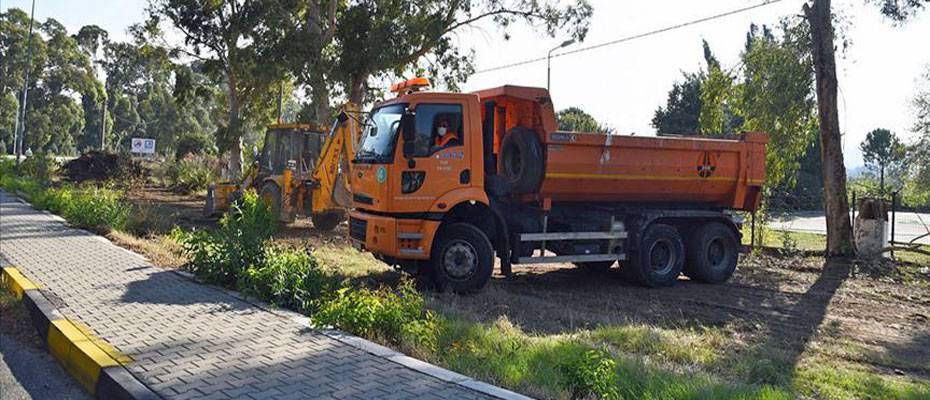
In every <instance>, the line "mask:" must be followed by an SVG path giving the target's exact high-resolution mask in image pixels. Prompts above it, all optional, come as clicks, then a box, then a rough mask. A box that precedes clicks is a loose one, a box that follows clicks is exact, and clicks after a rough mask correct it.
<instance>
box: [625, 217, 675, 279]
mask: <svg viewBox="0 0 930 400" xmlns="http://www.w3.org/2000/svg"><path fill="white" fill-rule="evenodd" d="M631 261H632V262H631V263H629V265H625V266H624V267H623V268H621V271H625V275H627V276H628V277H630V278H632V279H633V280H634V281H636V282H637V283H639V284H642V285H645V286H650V287H663V286H672V285H674V284H675V282H677V281H678V275H680V274H681V270H682V268H683V267H684V264H685V244H684V242H683V241H682V239H681V235H680V234H679V233H678V230H677V229H675V227H673V226H671V225H666V224H653V225H651V226H649V227H648V228H646V231H645V232H643V235H642V237H641V238H640V240H639V246H638V248H637V249H636V251H635V252H633V254H632V259H631Z"/></svg>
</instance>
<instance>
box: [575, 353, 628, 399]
mask: <svg viewBox="0 0 930 400" xmlns="http://www.w3.org/2000/svg"><path fill="white" fill-rule="evenodd" d="M562 369H563V371H564V372H565V375H566V377H567V379H568V387H569V390H570V391H571V392H572V398H573V399H585V398H596V399H605V400H614V399H616V400H619V399H620V392H619V391H618V390H617V385H616V383H615V382H614V380H615V379H616V378H617V374H616V370H617V362H616V361H614V360H613V358H611V356H610V352H609V351H607V350H606V349H603V348H602V349H591V350H588V351H585V352H583V353H581V354H577V355H575V357H574V358H572V359H569V361H568V362H567V363H565V364H562Z"/></svg>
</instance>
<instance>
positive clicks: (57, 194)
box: [48, 184, 132, 230]
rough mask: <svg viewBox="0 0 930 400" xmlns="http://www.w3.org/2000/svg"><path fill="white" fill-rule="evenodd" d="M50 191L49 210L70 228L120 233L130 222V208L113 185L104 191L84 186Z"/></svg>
mask: <svg viewBox="0 0 930 400" xmlns="http://www.w3.org/2000/svg"><path fill="white" fill-rule="evenodd" d="M50 191H51V193H52V195H51V199H49V200H48V204H49V207H50V210H51V211H53V212H56V213H60V214H61V215H62V216H63V217H64V218H65V219H66V220H68V222H71V223H72V224H75V225H78V226H81V227H86V228H96V229H115V230H122V229H124V228H125V227H126V223H127V222H128V221H129V214H130V211H131V210H132V207H131V206H130V205H129V203H127V202H126V201H125V200H124V193H123V192H122V191H121V190H118V189H116V188H115V187H114V186H113V185H112V184H109V185H105V186H103V187H98V186H96V185H83V186H81V187H78V188H76V189H70V188H69V187H68V186H64V187H62V188H61V189H57V190H56V189H50ZM51 207H55V208H61V209H60V210H55V209H54V208H51Z"/></svg>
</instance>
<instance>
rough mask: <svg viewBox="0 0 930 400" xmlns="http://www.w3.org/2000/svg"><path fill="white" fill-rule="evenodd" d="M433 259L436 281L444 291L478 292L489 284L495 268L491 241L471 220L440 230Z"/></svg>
mask: <svg viewBox="0 0 930 400" xmlns="http://www.w3.org/2000/svg"><path fill="white" fill-rule="evenodd" d="M430 258H431V261H432V276H433V281H434V282H435V283H436V287H437V288H438V289H439V290H440V291H445V290H452V291H453V292H455V293H473V292H476V291H478V290H480V289H481V288H482V287H484V285H486V284H487V283H488V280H489V279H491V272H492V271H493V270H494V249H493V248H492V247H491V241H490V240H488V237H487V236H486V235H485V234H484V232H481V230H480V229H478V228H476V227H475V226H474V225H471V224H468V223H455V224H451V225H449V226H446V227H443V228H442V229H440V230H439V233H438V238H437V239H436V241H435V243H434V244H433V251H432V254H431V257H430Z"/></svg>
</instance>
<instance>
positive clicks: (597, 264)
mask: <svg viewBox="0 0 930 400" xmlns="http://www.w3.org/2000/svg"><path fill="white" fill-rule="evenodd" d="M614 263H616V261H590V262H576V263H573V264H575V266H576V267H578V268H581V269H583V270H585V271H588V272H600V273H604V272H608V271H610V268H611V267H613V266H614Z"/></svg>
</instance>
